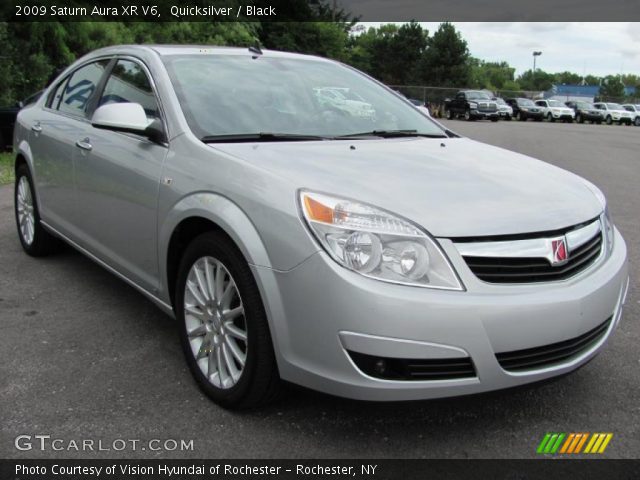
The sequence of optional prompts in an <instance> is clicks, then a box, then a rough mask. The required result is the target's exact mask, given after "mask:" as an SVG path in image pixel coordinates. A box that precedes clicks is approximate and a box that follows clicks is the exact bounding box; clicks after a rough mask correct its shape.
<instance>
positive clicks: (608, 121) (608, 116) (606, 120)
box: [604, 115, 613, 125]
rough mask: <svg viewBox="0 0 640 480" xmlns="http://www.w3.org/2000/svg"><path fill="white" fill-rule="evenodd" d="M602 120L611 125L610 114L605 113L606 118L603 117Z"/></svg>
mask: <svg viewBox="0 0 640 480" xmlns="http://www.w3.org/2000/svg"><path fill="white" fill-rule="evenodd" d="M604 121H605V123H606V124H607V125H611V124H612V123H613V119H612V118H611V115H607V118H605V120H604Z"/></svg>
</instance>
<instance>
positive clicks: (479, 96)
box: [467, 92, 491, 100]
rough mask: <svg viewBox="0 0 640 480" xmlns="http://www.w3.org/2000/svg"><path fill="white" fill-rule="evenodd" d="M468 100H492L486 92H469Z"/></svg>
mask: <svg viewBox="0 0 640 480" xmlns="http://www.w3.org/2000/svg"><path fill="white" fill-rule="evenodd" d="M467 100H491V98H490V97H489V95H487V94H486V93H484V92H467Z"/></svg>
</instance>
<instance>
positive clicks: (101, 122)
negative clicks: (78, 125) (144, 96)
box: [91, 103, 150, 135]
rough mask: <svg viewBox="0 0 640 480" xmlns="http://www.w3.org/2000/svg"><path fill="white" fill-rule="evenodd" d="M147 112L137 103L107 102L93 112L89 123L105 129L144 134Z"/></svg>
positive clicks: (147, 123)
mask: <svg viewBox="0 0 640 480" xmlns="http://www.w3.org/2000/svg"><path fill="white" fill-rule="evenodd" d="M149 123H150V122H149V120H148V119H147V114H146V113H144V108H142V105H140V104H139V103H109V104H107V105H102V106H101V107H98V109H97V110H96V111H95V112H94V113H93V118H92V119H91V125H93V126H94V127H96V128H102V129H105V130H114V131H116V132H129V133H137V134H140V135H144V132H145V130H146V129H147V127H148V126H149Z"/></svg>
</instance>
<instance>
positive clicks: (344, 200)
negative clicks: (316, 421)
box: [14, 46, 628, 408]
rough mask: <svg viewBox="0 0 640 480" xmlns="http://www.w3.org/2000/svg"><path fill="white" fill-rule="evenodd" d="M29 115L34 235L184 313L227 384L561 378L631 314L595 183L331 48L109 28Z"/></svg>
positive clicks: (460, 385)
mask: <svg viewBox="0 0 640 480" xmlns="http://www.w3.org/2000/svg"><path fill="white" fill-rule="evenodd" d="M327 88H333V89H336V88H339V89H341V91H345V92H352V93H353V94H354V95H357V97H358V98H361V99H362V101H363V102H366V103H367V104H368V105H370V106H371V109H372V111H373V113H372V114H371V115H367V116H363V115H355V114H352V113H351V111H350V110H349V109H345V108H338V107H336V106H335V105H334V104H332V103H331V102H320V101H319V98H318V95H316V93H315V92H318V91H322V90H323V89H327ZM16 125H17V126H16V130H15V136H14V151H15V154H16V194H15V200H16V202H15V205H16V210H15V213H16V221H17V225H18V234H19V238H20V242H21V243H22V246H23V247H24V250H25V251H26V252H27V253H28V254H30V255H33V256H41V255H45V254H49V253H52V252H54V251H55V250H56V248H57V246H58V245H59V242H60V240H63V241H65V242H67V243H69V244H71V245H73V246H74V247H75V248H77V249H78V250H80V251H81V252H83V253H84V254H86V255H87V256H89V257H90V258H92V259H93V260H95V261H96V262H97V263H99V264H100V265H102V266H103V267H105V268H106V269H108V270H110V271H111V272H113V274H115V275H117V276H118V277H120V278H121V279H122V280H124V281H126V282H128V283H130V284H131V285H133V286H134V287H135V288H137V289H138V290H140V292H142V293H143V294H144V295H146V296H147V297H149V298H150V299H152V300H153V301H154V302H155V303H156V304H157V305H158V306H159V307H160V308H162V309H163V310H164V311H165V312H167V313H168V314H169V315H172V316H174V317H175V318H176V320H177V321H178V323H179V325H180V331H181V342H182V345H183V348H184V352H185V356H186V360H187V363H188V365H189V367H190V369H191V372H192V373H193V375H194V378H195V379H196V381H197V382H198V384H199V386H200V387H201V388H202V390H203V391H204V392H205V393H206V394H208V395H209V396H210V397H211V398H212V399H213V400H215V401H216V402H218V403H219V404H220V405H223V406H225V407H230V408H243V407H244V408H246V407H252V406H256V405H260V404H263V403H265V402H267V401H269V400H271V399H273V398H274V397H275V396H276V395H277V394H278V392H279V390H280V388H279V387H280V386H281V380H286V381H289V382H293V383H297V384H300V385H304V386H307V387H310V388H314V389H317V390H321V391H324V392H328V393H331V394H335V395H341V396H345V397H350V398H356V399H367V400H413V399H426V398H435V397H445V396H454V395H463V394H470V393H476V392H483V391H488V390H494V389H499V388H506V387H511V386H516V385H520V384H524V383H529V382H534V381H538V380H543V379H546V378H549V377H553V376H557V375H561V374H564V373H566V372H569V371H571V370H574V369H576V368H578V367H579V366H581V365H583V364H584V363H586V362H588V361H589V360H590V359H591V358H592V357H593V356H595V355H596V354H597V353H598V352H599V351H600V350H601V349H602V348H603V346H604V345H605V343H606V342H607V340H608V338H609V337H610V336H611V334H612V332H613V331H614V330H615V328H616V325H617V324H618V322H619V321H620V318H621V312H622V305H623V303H624V300H625V296H626V291H627V285H628V274H627V251H626V246H625V243H624V240H623V239H622V237H621V236H620V234H619V232H618V230H617V229H616V228H615V227H614V225H613V223H612V221H611V218H610V216H609V214H608V209H607V204H606V200H605V198H604V196H603V195H602V193H601V192H600V191H599V190H598V188H597V187H595V186H594V185H592V184H591V183H589V182H587V181H586V180H583V179H581V178H579V177H577V176H576V175H574V174H572V173H569V172H567V171H564V170H561V169H559V168H556V167H553V166H550V165H548V164H545V163H543V162H540V161H538V160H535V159H532V158H529V157H525V156H522V155H518V154H515V153H512V152H509V151H506V150H502V149H499V148H494V147H491V146H488V145H483V144H481V143H478V142H475V141H472V140H469V139H466V138H461V137H460V136H459V135H456V134H455V133H454V132H452V131H450V130H447V129H446V128H444V127H443V126H442V125H440V124H438V123H437V122H436V121H434V120H432V119H430V118H427V116H425V115H423V114H422V113H421V112H419V111H418V110H416V109H415V108H414V107H413V106H412V105H411V103H409V102H408V101H407V100H406V99H404V98H401V97H400V96H399V95H397V94H396V93H394V92H393V91H392V90H389V89H388V88H386V87H385V86H383V85H381V84H379V83H378V82H376V81H374V80H372V79H371V78H369V77H367V76H365V75H363V74H361V73H359V72H358V71H355V70H353V69H351V68H349V67H346V66H344V65H341V64H339V63H336V62H333V61H330V60H327V59H322V58H315V57H309V56H304V55H294V54H287V53H281V52H272V51H262V50H260V49H259V48H250V49H240V48H209V47H189V46H184V47H176V46H118V47H112V48H106V49H102V50H98V51H95V52H93V53H91V54H89V55H87V56H85V57H83V58H81V59H79V60H78V61H77V62H75V63H74V64H73V65H71V66H70V67H69V68H67V69H66V70H65V71H64V72H63V73H62V74H61V75H60V76H59V77H58V78H57V79H56V80H55V81H54V82H53V83H52V84H51V86H50V87H49V88H48V89H47V90H46V91H45V93H44V94H43V95H42V97H41V98H40V99H39V100H38V101H37V102H36V103H35V104H33V105H31V106H29V107H27V108H25V109H23V110H22V111H21V112H20V114H19V115H18V119H17V124H16ZM132 321H135V319H132ZM115 374H116V372H114V375H115ZM117 374H120V375H121V374H127V373H126V372H125V373H123V372H117Z"/></svg>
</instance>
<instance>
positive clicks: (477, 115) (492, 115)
mask: <svg viewBox="0 0 640 480" xmlns="http://www.w3.org/2000/svg"><path fill="white" fill-rule="evenodd" d="M469 114H470V115H471V117H473V118H500V114H499V113H498V112H497V111H491V112H487V111H484V110H469Z"/></svg>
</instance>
